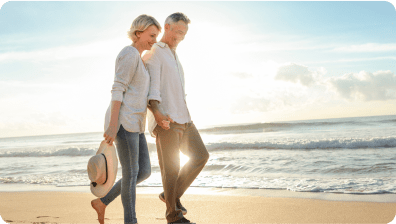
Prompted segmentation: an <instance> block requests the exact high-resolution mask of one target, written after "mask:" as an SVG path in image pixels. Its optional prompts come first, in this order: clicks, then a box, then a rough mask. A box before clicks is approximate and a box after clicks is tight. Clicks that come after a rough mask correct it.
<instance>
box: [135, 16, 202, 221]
mask: <svg viewBox="0 0 396 224" xmlns="http://www.w3.org/2000/svg"><path fill="white" fill-rule="evenodd" d="M189 23H190V20H189V19H188V18H187V16H185V15H184V14H183V13H174V14H172V15H170V16H168V18H167V19H166V20H165V32H164V35H163V37H162V39H161V41H160V42H158V43H156V44H154V46H153V47H152V48H151V50H150V51H149V52H147V54H145V56H144V57H143V60H144V61H145V63H146V65H147V69H148V71H149V74H150V90H149V96H148V100H149V109H150V111H151V112H149V113H148V124H149V132H150V134H151V135H152V136H153V137H155V138H156V145H157V152H158V160H159V165H160V168H161V175H162V184H163V188H164V192H163V193H161V194H160V199H161V200H162V201H164V202H165V203H166V219H167V221H168V223H191V222H190V221H189V220H187V219H186V218H184V216H183V214H186V213H187V209H185V208H184V207H183V205H182V204H181V202H180V197H181V196H182V195H183V194H184V192H185V191H186V190H187V188H188V187H189V186H190V185H191V183H192V182H193V181H194V180H195V178H196V177H197V176H198V174H199V173H200V172H201V170H202V169H203V167H204V166H205V164H206V162H207V161H208V159H209V153H208V151H207V150H206V147H205V145H204V143H203V141H202V139H201V136H200V135H199V133H198V130H197V128H196V127H195V125H194V124H193V122H192V120H191V117H190V113H189V111H188V108H187V104H186V99H185V97H186V94H185V89H184V83H185V82H184V72H183V68H182V66H181V64H180V61H179V58H178V57H177V54H176V48H177V46H178V44H179V43H180V42H181V41H182V40H183V39H184V37H185V35H186V34H187V30H188V24H189ZM179 150H180V151H182V152H183V154H185V155H187V156H188V157H189V158H190V160H189V161H188V162H187V163H186V164H185V165H184V166H183V167H182V168H181V169H180V158H179V156H180V155H179Z"/></svg>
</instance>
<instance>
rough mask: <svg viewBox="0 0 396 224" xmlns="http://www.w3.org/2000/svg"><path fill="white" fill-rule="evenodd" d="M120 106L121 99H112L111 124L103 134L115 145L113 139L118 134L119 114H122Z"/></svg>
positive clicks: (109, 142) (108, 141) (110, 143)
mask: <svg viewBox="0 0 396 224" xmlns="http://www.w3.org/2000/svg"><path fill="white" fill-rule="evenodd" d="M120 108H121V102H120V101H111V109H110V124H109V127H108V128H107V130H106V131H105V133H104V134H103V137H104V138H105V140H106V142H107V144H109V145H113V141H114V139H115V137H116V135H117V126H118V116H119V114H120Z"/></svg>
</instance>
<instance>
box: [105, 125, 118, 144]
mask: <svg viewBox="0 0 396 224" xmlns="http://www.w3.org/2000/svg"><path fill="white" fill-rule="evenodd" d="M116 135H117V126H116V125H109V127H108V128H107V130H106V131H105V133H104V134H103V137H104V138H105V141H106V143H107V144H109V145H113V142H114V139H115V137H116Z"/></svg>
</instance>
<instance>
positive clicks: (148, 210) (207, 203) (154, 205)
mask: <svg viewBox="0 0 396 224" xmlns="http://www.w3.org/2000/svg"><path fill="white" fill-rule="evenodd" d="M93 199H95V197H94V196H93V195H92V194H90V193H85V192H0V216H1V217H2V218H3V220H5V221H6V222H7V223H11V224H14V223H34V222H36V223H98V221H97V215H96V212H95V210H93V209H92V207H91V204H90V201H91V200H93ZM182 203H183V205H184V206H185V207H186V208H187V209H188V214H187V215H186V218H188V219H190V220H191V221H194V222H197V223H389V222H391V221H392V220H393V219H394V218H395V215H396V203H379V202H345V201H327V200H318V199H303V198H279V197H277V198H271V197H261V196H240V195H197V194H187V195H184V196H183V197H182ZM136 213H137V218H138V221H139V223H166V220H165V218H164V214H165V204H164V203H163V202H162V201H160V200H159V199H158V195H157V194H138V195H137V204H136ZM105 217H106V219H105V223H123V207H122V203H121V197H118V198H117V199H116V200H114V201H113V202H112V203H111V204H110V205H109V206H108V207H107V209H106V216H105Z"/></svg>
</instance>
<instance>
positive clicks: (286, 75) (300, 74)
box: [275, 63, 318, 86]
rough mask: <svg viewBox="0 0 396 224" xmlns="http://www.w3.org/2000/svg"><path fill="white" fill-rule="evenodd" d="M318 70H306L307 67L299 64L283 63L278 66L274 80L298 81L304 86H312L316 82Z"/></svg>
mask: <svg viewBox="0 0 396 224" xmlns="http://www.w3.org/2000/svg"><path fill="white" fill-rule="evenodd" d="M317 75H318V72H312V71H310V70H308V67H306V66H304V65H299V64H295V63H292V64H289V65H283V66H280V67H279V68H278V71H277V72H276V76H275V80H283V81H286V82H293V83H300V84H301V85H304V86H312V85H313V84H315V83H316V79H317Z"/></svg>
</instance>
